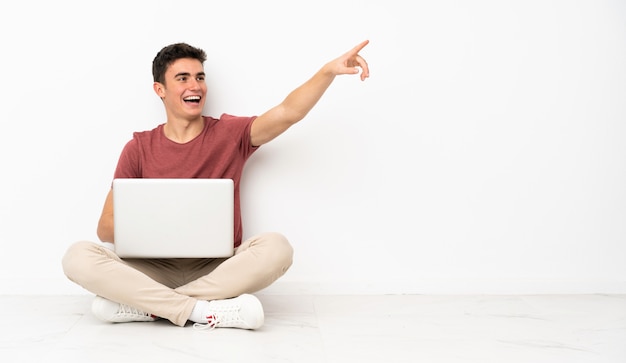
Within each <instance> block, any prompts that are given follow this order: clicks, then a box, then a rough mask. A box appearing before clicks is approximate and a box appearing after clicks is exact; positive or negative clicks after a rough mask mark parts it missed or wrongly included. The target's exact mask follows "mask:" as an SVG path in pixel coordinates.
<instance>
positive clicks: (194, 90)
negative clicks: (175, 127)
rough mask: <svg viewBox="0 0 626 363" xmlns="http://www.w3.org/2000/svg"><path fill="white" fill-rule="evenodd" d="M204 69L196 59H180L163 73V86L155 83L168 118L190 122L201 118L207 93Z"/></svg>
mask: <svg viewBox="0 0 626 363" xmlns="http://www.w3.org/2000/svg"><path fill="white" fill-rule="evenodd" d="M204 77H205V74H204V67H203V66H202V63H200V61H198V60H197V59H192V58H181V59H178V60H176V61H175V62H173V63H172V64H170V66H169V67H168V68H167V71H166V72H165V84H162V83H158V82H155V84H154V90H155V92H156V93H157V95H159V97H161V99H163V102H164V104H165V109H166V112H167V114H168V117H170V115H171V116H173V117H176V118H183V119H188V120H192V119H195V118H198V117H200V116H202V109H203V108H204V102H205V96H206V92H207V87H206V83H205V80H204Z"/></svg>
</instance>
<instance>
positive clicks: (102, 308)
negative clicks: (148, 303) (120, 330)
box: [91, 296, 157, 323]
mask: <svg viewBox="0 0 626 363" xmlns="http://www.w3.org/2000/svg"><path fill="white" fill-rule="evenodd" d="M91 312H92V313H93V315H95V316H96V317H97V318H98V319H100V320H104V321H108V322H111V323H128V322H131V321H155V320H157V317H156V316H154V315H151V314H148V313H146V312H143V311H141V310H139V309H135V308H133V307H130V306H128V305H124V304H119V303H116V302H113V301H111V300H108V299H105V298H103V297H102V296H96V298H95V299H94V300H93V303H91Z"/></svg>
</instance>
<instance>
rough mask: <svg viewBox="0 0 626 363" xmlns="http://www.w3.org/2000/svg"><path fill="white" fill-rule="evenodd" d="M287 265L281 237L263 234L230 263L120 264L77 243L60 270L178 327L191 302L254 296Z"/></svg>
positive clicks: (288, 252) (289, 255) (93, 246)
mask: <svg viewBox="0 0 626 363" xmlns="http://www.w3.org/2000/svg"><path fill="white" fill-rule="evenodd" d="M292 259H293V249H292V247H291V245H290V244H289V242H288V241H287V239H286V238H285V237H284V236H283V235H281V234H278V233H264V234H260V235H257V236H255V237H252V238H250V239H248V240H246V241H244V242H243V243H242V244H241V245H240V246H239V247H237V249H236V250H235V255H234V256H233V257H230V258H217V259H196V258H189V259H180V258H176V259H121V258H119V257H118V256H117V255H116V254H115V252H113V251H111V250H110V249H108V248H106V247H104V246H102V245H101V244H98V243H94V242H88V241H81V242H76V243H74V244H72V245H71V246H70V247H69V248H68V250H67V252H66V254H65V256H64V257H63V261H62V264H63V271H64V273H65V275H66V276H67V277H68V278H69V279H70V280H71V281H73V282H75V283H77V284H78V285H80V286H82V287H83V288H85V289H86V290H88V291H90V292H92V293H94V294H96V295H100V296H102V297H104V298H107V299H109V300H112V301H115V302H118V303H122V304H126V305H129V306H132V307H135V308H138V309H141V310H143V311H145V312H147V313H150V314H154V315H156V316H158V317H161V318H164V319H168V320H170V321H171V322H172V323H174V324H176V325H178V326H184V325H185V324H186V323H187V320H188V318H189V316H190V315H191V310H192V309H193V308H194V306H195V304H196V301H197V300H215V299H226V298H231V297H235V296H239V295H241V294H244V293H254V292H256V291H259V290H261V289H263V288H265V287H267V286H269V285H270V284H272V283H273V282H274V281H276V280H277V279H278V278H279V277H281V276H282V275H283V274H285V272H286V271H287V269H289V267H290V266H291V263H292Z"/></svg>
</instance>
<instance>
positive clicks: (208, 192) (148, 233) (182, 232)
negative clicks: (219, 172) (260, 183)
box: [113, 178, 234, 258]
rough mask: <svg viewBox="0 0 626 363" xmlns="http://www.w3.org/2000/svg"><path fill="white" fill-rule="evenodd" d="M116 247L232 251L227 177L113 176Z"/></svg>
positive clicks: (166, 252)
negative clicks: (154, 177) (165, 177)
mask: <svg viewBox="0 0 626 363" xmlns="http://www.w3.org/2000/svg"><path fill="white" fill-rule="evenodd" d="M113 221H114V233H115V252H116V253H117V255H118V256H120V257H122V258H219V257H230V256H232V255H233V253H234V247H233V242H234V241H233V239H234V231H233V230H234V183H233V180H232V179H153V178H132V179H114V180H113Z"/></svg>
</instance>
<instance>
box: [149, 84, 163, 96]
mask: <svg viewBox="0 0 626 363" xmlns="http://www.w3.org/2000/svg"><path fill="white" fill-rule="evenodd" d="M152 88H153V89H154V92H155V93H156V94H157V96H159V98H163V97H165V85H163V84H162V83H160V82H154V83H153V84H152Z"/></svg>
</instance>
